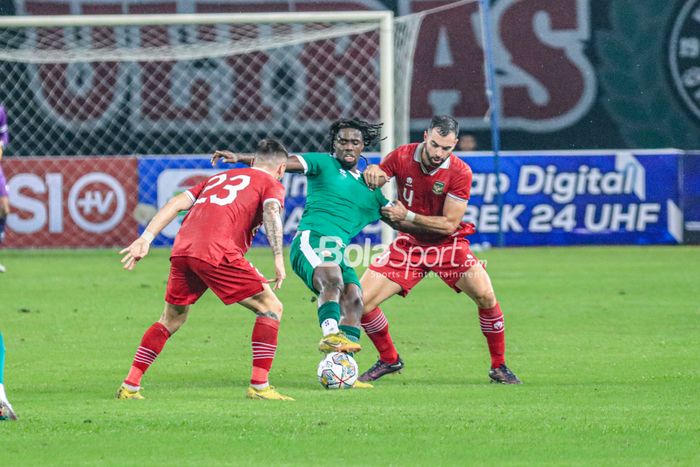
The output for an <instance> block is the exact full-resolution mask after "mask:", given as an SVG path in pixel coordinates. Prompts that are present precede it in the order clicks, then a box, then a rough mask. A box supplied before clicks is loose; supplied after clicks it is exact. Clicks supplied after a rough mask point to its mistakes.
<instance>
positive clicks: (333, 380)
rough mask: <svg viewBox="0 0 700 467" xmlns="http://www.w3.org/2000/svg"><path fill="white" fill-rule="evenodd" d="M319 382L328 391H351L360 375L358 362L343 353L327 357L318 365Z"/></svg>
mask: <svg viewBox="0 0 700 467" xmlns="http://www.w3.org/2000/svg"><path fill="white" fill-rule="evenodd" d="M316 374H317V375H318V382H319V383H321V386H323V387H324V388H326V389H350V388H351V387H352V385H353V384H355V381H357V377H358V375H359V369H358V367H357V362H356V361H355V359H354V358H352V357H351V356H350V355H348V354H346V353H343V352H333V353H329V354H328V355H326V356H325V357H324V358H323V360H321V362H320V363H319V364H318V371H317V372H316Z"/></svg>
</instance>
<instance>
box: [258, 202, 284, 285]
mask: <svg viewBox="0 0 700 467" xmlns="http://www.w3.org/2000/svg"><path fill="white" fill-rule="evenodd" d="M280 209H281V206H280V203H279V202H278V201H277V200H274V199H272V200H267V201H266V202H265V204H264V205H263V225H264V226H265V235H267V241H268V242H270V248H272V254H273V255H274V256H275V287H274V290H277V289H279V288H281V287H282V281H283V280H284V278H285V277H286V273H285V270H284V254H283V248H282V245H283V244H282V217H281V215H280Z"/></svg>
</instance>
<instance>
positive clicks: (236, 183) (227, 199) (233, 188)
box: [194, 173, 250, 206]
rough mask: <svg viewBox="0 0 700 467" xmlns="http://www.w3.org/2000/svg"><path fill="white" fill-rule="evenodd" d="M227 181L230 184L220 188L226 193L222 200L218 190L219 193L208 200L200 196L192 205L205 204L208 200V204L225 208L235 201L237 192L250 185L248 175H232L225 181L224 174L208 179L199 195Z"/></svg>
mask: <svg viewBox="0 0 700 467" xmlns="http://www.w3.org/2000/svg"><path fill="white" fill-rule="evenodd" d="M227 181H228V182H231V183H226V184H225V185H224V186H222V187H221V189H222V190H225V191H226V196H224V197H223V198H222V197H221V196H219V195H220V194H222V193H221V192H220V190H219V193H217V194H214V195H211V196H209V197H208V198H207V197H206V196H201V195H200V197H199V198H197V201H195V203H194V204H200V203H206V202H207V200H209V202H211V203H213V204H217V205H219V206H226V205H227V204H231V203H233V202H234V201H235V200H236V197H237V196H238V192H239V191H241V190H244V189H245V188H246V187H247V186H248V185H250V177H249V176H248V175H234V176H233V177H231V178H229V179H228V180H227V177H226V174H225V173H224V174H219V175H215V176H213V177H212V178H210V179H209V184H207V186H206V187H205V188H204V189H203V190H202V193H201V194H202V195H203V194H204V193H206V192H207V191H209V190H212V189H214V188H216V187H218V186H219V185H221V184H222V183H224V182H227Z"/></svg>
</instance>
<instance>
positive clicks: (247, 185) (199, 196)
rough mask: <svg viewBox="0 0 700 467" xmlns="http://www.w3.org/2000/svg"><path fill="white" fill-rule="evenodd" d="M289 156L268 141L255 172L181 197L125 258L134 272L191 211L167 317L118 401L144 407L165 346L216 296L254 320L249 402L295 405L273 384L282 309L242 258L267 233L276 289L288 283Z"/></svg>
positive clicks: (173, 260)
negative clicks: (145, 388)
mask: <svg viewBox="0 0 700 467" xmlns="http://www.w3.org/2000/svg"><path fill="white" fill-rule="evenodd" d="M287 156H288V155H287V150H286V149H285V148H284V146H282V145H281V144H280V143H279V142H277V141H275V140H271V139H267V140H262V141H260V143H259V144H258V147H257V151H256V154H255V160H254V162H253V165H252V167H251V168H244V169H233V170H228V171H226V172H223V173H220V174H217V175H214V176H212V177H210V178H208V179H207V180H205V181H203V182H201V183H199V184H198V185H196V186H195V187H194V188H190V189H189V190H187V191H185V192H183V193H180V194H179V195H177V196H175V197H173V198H172V199H171V200H170V201H168V203H167V204H165V206H163V207H162V208H161V209H160V210H159V211H158V213H157V214H156V215H155V217H154V218H153V219H152V220H151V222H150V223H149V224H148V226H147V227H146V230H145V231H144V233H143V234H142V235H141V237H139V238H138V239H137V240H135V241H134V242H133V243H132V244H131V245H130V246H129V247H127V248H125V249H123V250H122V251H121V252H120V253H121V254H124V257H123V258H122V263H123V264H124V268H125V269H128V270H131V269H133V268H134V266H135V265H136V262H137V261H139V260H140V259H141V258H143V257H144V256H146V255H147V254H148V251H149V246H150V244H151V242H152V241H153V238H154V237H155V236H156V235H158V234H159V233H160V231H161V230H163V228H165V226H167V225H168V224H169V223H170V222H172V221H173V219H175V217H176V216H177V214H178V213H179V212H180V211H184V210H187V209H189V213H188V214H187V216H186V217H185V219H184V220H183V222H182V226H181V227H180V231H179V232H178V234H177V236H176V238H175V243H174V245H173V249H172V253H171V257H170V275H169V277H168V285H167V290H166V293H165V309H164V311H163V314H162V316H161V318H160V320H158V321H157V322H156V323H154V324H153V325H152V326H151V327H150V328H148V330H147V331H146V333H145V334H144V335H143V338H142V340H141V345H140V346H139V347H138V349H137V351H136V355H135V356H134V360H133V363H132V366H131V370H130V371H129V374H128V376H127V377H126V379H125V380H124V382H123V383H122V385H121V387H120V388H119V390H118V392H117V398H118V399H143V396H142V395H141V392H140V389H141V378H142V376H143V374H144V373H145V372H146V370H148V368H149V367H150V365H151V364H152V363H153V362H154V361H155V359H156V357H157V356H158V354H159V353H160V352H161V351H162V350H163V347H164V346H165V343H166V341H167V340H168V338H169V337H170V336H172V335H173V334H174V333H175V332H176V331H177V330H178V329H179V328H180V326H182V325H183V324H184V322H185V320H186V319H187V314H188V312H189V309H190V305H192V304H194V303H195V302H196V301H197V300H198V299H199V297H201V296H202V294H203V293H204V292H205V291H206V290H207V289H211V290H212V291H213V292H214V293H215V294H216V295H217V296H218V297H219V299H220V300H221V301H222V302H223V303H224V304H226V305H231V304H234V303H240V304H241V305H243V306H244V307H246V308H248V309H250V310H252V311H253V312H254V313H255V314H256V315H257V318H256V320H255V325H254V326H253V335H252V338H251V341H252V348H253V370H252V376H251V379H250V387H249V388H248V390H247V392H246V396H247V397H248V398H250V399H277V400H292V399H291V398H290V397H288V396H285V395H282V394H280V393H279V392H277V391H276V390H275V389H274V388H273V387H272V386H270V385H269V382H268V373H269V371H270V368H271V367H272V361H273V359H274V357H275V352H276V350H277V333H278V331H279V324H280V319H281V317H282V303H281V302H280V301H279V300H278V299H277V297H276V296H275V294H274V293H273V291H272V289H271V288H270V286H269V285H268V284H267V281H266V280H265V278H264V277H263V276H262V275H261V274H260V273H259V272H258V271H257V269H255V268H254V267H253V266H252V265H251V264H250V263H249V262H248V261H247V260H246V259H245V257H244V255H245V253H246V251H248V249H249V248H250V244H251V241H252V238H253V235H254V233H255V231H256V230H257V228H258V227H259V226H260V225H261V223H262V224H264V225H265V233H266V235H267V239H268V241H269V242H270V246H271V247H272V251H273V254H274V262H275V275H276V277H275V289H278V288H280V287H281V285H282V281H283V280H284V278H285V269H284V257H283V250H282V220H281V217H280V212H281V209H282V206H283V205H284V187H283V186H282V184H281V183H280V182H279V180H280V179H281V178H282V176H283V175H284V171H285V168H286V164H287Z"/></svg>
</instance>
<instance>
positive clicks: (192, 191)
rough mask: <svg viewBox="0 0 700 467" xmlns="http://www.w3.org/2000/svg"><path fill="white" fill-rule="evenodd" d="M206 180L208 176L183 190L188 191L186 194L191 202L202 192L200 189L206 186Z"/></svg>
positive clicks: (207, 180)
mask: <svg viewBox="0 0 700 467" xmlns="http://www.w3.org/2000/svg"><path fill="white" fill-rule="evenodd" d="M207 182H209V179H208V178H207V179H205V180H202V181H201V182H199V183H197V184H196V185H195V186H193V187H192V188H190V189H188V190H187V191H186V192H185V193H188V196H189V197H190V199H191V200H192V202H193V203H194V202H195V201H196V200H197V198H199V195H201V194H202V190H204V187H205V186H207Z"/></svg>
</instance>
